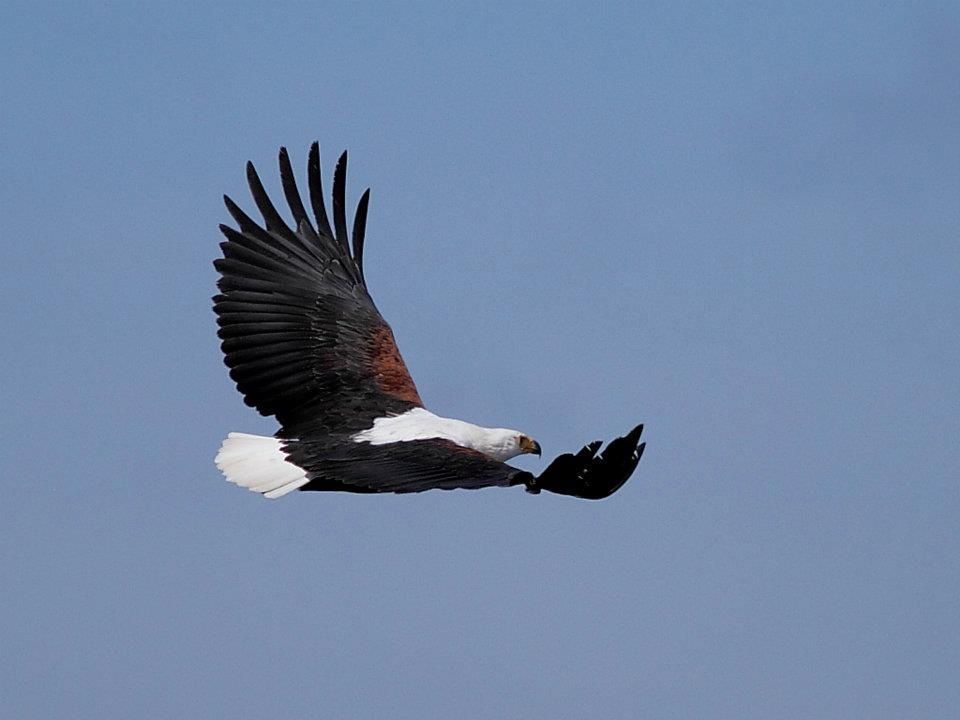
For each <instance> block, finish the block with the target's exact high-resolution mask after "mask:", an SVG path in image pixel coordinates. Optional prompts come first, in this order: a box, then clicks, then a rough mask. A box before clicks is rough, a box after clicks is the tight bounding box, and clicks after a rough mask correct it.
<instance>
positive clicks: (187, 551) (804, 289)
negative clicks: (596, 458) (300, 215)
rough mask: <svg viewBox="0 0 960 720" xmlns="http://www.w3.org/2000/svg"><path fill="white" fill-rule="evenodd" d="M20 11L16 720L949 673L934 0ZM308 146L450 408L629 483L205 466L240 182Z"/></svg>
mask: <svg viewBox="0 0 960 720" xmlns="http://www.w3.org/2000/svg"><path fill="white" fill-rule="evenodd" d="M2 16H3V17H2V22H0V61H2V64H3V67H4V68H5V69H4V72H3V73H2V75H0V99H2V100H0V159H2V164H3V170H4V182H3V183H0V206H2V208H3V213H4V232H3V240H2V242H0V268H2V273H3V281H2V283H0V300H2V302H3V307H5V308H6V312H4V313H3V314H2V315H0V330H2V333H3V337H4V338H5V342H4V343H3V344H2V347H0V359H2V366H3V376H4V381H3V383H2V385H0V388H2V397H3V401H4V402H3V406H4V408H5V412H4V413H3V414H2V416H0V423H2V431H3V437H4V441H3V443H2V447H3V450H2V454H0V478H2V482H3V486H4V510H3V512H2V517H3V521H2V523H0V570H2V574H3V578H4V582H3V591H2V593H0V647H2V648H3V651H2V653H0V715H3V716H4V717H71V718H98V719H102V718H128V717H138V718H167V717H207V718H220V717H223V718H227V717H229V718H247V717H249V718H256V717H350V718H382V717H392V718H423V717H450V716H453V715H456V716H457V717H462V718H502V717H524V718H568V717H569V718H578V717H598V716H599V717H607V718H635V717H651V718H688V717H712V718H770V717H786V718H789V717H797V718H801V717H803V718H810V717H816V718H903V717H947V716H951V715H954V714H956V713H957V711H958V709H960V686H958V684H957V683H956V668H957V667H958V666H960V650H958V648H960V560H958V558H960V536H958V533H957V517H958V514H960V484H958V467H960V443H958V440H957V438H958V435H960V420H958V418H960V412H958V411H960V380H958V377H960V375H958V373H957V368H958V367H960V292H958V285H960V282H958V281H960V204H958V197H960V135H958V134H957V131H956V129H957V126H958V118H960V80H958V75H957V72H956V68H957V66H958V62H960V13H958V12H957V10H956V8H955V6H954V5H953V4H951V3H940V4H936V3H922V2H918V3H884V4H882V6H881V5H880V4H876V3H845V4H843V5H842V7H836V4H835V3H805V4H802V6H799V5H798V6H797V7H787V5H786V4H766V3H749V4H748V3H732V4H727V5H726V6H724V7H719V6H716V5H714V4H708V3H651V4H641V3H636V4H616V3H607V4H604V5H603V6H602V8H601V7H600V6H599V5H594V4H572V3H571V4H566V5H564V6H563V7H562V8H561V7H559V6H558V5H555V4H552V3H526V4H522V5H520V6H515V5H513V4H491V3H486V4H469V5H466V4H463V5H458V4H456V3H454V4H449V3H416V4H403V5H401V4H390V5H386V6H384V5H372V4H371V5H366V6H360V5H352V4H346V3H343V4H335V3H334V4H331V3H323V4H320V3H316V4H293V3H276V4H274V5H272V6H270V7H264V6H262V4H236V5H233V6H231V7H230V8H229V9H228V8H226V7H225V6H219V5H215V4H190V5H187V4H182V5H180V4H171V5H165V6H162V7H161V6H153V5H135V4H133V3H75V4H66V3H63V4H60V3H56V4H54V3H46V4H44V3H41V4H9V5H8V6H5V8H4V10H3V12H2ZM315 139H316V140H319V141H320V143H321V147H322V149H323V154H324V159H325V165H326V170H327V172H328V173H329V172H330V171H331V170H332V165H333V161H334V159H335V157H336V155H337V154H338V153H339V152H340V150H341V149H343V148H349V150H350V153H351V166H350V175H349V185H348V193H349V195H350V197H351V198H352V202H355V201H356V199H357V198H359V195H360V193H361V192H362V190H363V189H364V188H365V187H367V186H371V187H372V188H373V190H372V199H371V212H370V219H369V224H368V233H367V243H368V245H367V256H366V261H367V278H368V282H369V284H370V286H371V288H372V291H373V293H374V297H375V299H376V300H377V303H378V305H379V307H380V308H381V310H382V311H383V313H384V315H385V316H386V317H387V319H388V320H389V321H390V322H391V324H392V325H393V328H394V331H395V333H396V336H397V338H398V342H399V343H400V346H401V349H402V351H403V353H404V356H405V358H406V360H407V363H408V365H409V366H410V368H411V370H412V372H413V375H414V377H415V379H416V380H417V383H418V386H419V388H420V391H421V394H422V395H423V397H424V400H425V401H426V403H427V404H428V406H429V407H430V408H431V409H433V410H434V411H436V412H438V413H441V414H447V415H451V416H455V417H461V418H464V419H468V420H472V421H475V422H479V423H483V424H488V425H506V426H510V427H518V428H522V429H524V430H526V431H528V432H529V433H530V434H531V435H533V436H534V437H536V438H537V439H538V440H540V442H541V444H542V445H543V447H544V453H545V456H552V455H553V454H556V453H559V452H563V451H566V450H571V449H575V448H577V447H579V446H580V445H581V444H582V443H584V442H586V441H589V440H593V439H595V438H601V437H603V438H609V437H612V436H614V435H615V434H619V433H621V432H622V431H624V430H626V429H628V428H629V427H631V426H632V425H633V424H634V423H635V422H638V421H643V422H645V423H646V424H647V430H646V433H645V435H646V436H647V440H648V445H649V446H648V449H647V453H646V455H645V457H644V459H643V462H642V463H641V465H640V468H639V471H638V473H637V474H636V475H635V476H634V478H633V479H632V480H631V482H630V483H629V484H628V485H627V486H626V487H625V488H624V489H623V490H622V491H621V492H620V493H618V494H617V495H615V496H614V497H612V498H610V499H609V500H606V501H603V502H599V503H589V502H585V501H577V500H573V499H570V498H563V497H557V496H548V495H541V496H536V497H534V496H529V495H526V494H525V493H523V492H522V491H520V490H516V491H504V490H488V491H480V492H472V493H471V492H455V493H440V492H436V493H427V494H424V495H419V496H412V497H411V496H403V497H394V496H386V497H366V496H352V495H345V494H343V495H338V494H330V495H322V494H310V495H295V496H292V497H289V498H286V499H285V500H283V501H278V502H275V503H270V502H267V501H264V500H262V499H260V498H257V497H256V496H254V495H253V494H250V493H245V492H242V491H240V490H238V489H237V488H235V487H233V486H230V485H228V484H227V483H225V482H224V481H223V480H222V478H221V477H220V476H219V474H218V473H217V471H216V469H215V467H214V466H213V455H214V453H215V452H216V449H217V447H218V445H219V442H220V440H221V439H222V437H223V436H224V435H225V433H226V432H228V431H230V430H241V431H247V432H262V433H272V432H273V430H274V426H273V425H272V424H271V422H270V420H268V419H263V418H260V417H259V416H257V415H256V414H255V413H253V411H251V410H250V409H248V408H246V407H245V406H244V405H243V403H242V401H241V399H240V396H239V395H238V394H237V393H236V392H235V390H234V389H233V387H232V384H231V382H230V380H229V378H228V376H227V373H226V370H225V368H224V367H223V365H222V362H221V359H220V352H219V348H218V343H217V340H216V337H215V324H214V318H213V314H212V312H211V309H210V301H209V298H210V296H211V295H212V294H213V292H214V284H215V273H214V270H213V267H212V265H211V262H212V260H213V258H214V257H215V256H216V255H217V253H218V248H217V243H218V242H219V239H220V238H219V233H218V231H217V224H218V223H219V222H224V221H225V220H226V219H227V214H226V212H225V210H224V209H223V207H222V204H221V200H220V195H221V194H222V193H224V192H227V193H229V194H230V195H231V196H232V197H234V199H236V200H238V201H239V202H240V203H241V205H242V206H244V207H247V208H248V209H252V208H253V204H252V202H251V201H250V200H249V196H248V194H247V192H246V190H245V187H244V172H243V164H244V162H245V161H246V160H248V159H250V160H253V161H254V162H255V163H256V164H257V166H258V167H259V169H260V170H261V175H262V176H263V177H264V179H265V182H266V183H267V187H268V190H272V191H273V192H278V191H279V182H278V180H277V175H276V169H275V167H276V165H275V163H276V151H277V148H278V147H279V146H280V145H286V146H287V147H288V148H289V149H290V152H291V155H292V157H293V158H294V162H295V165H296V166H297V167H299V168H301V169H302V168H303V167H304V166H305V159H306V152H307V149H308V147H309V143H310V142H311V141H313V140H315ZM301 177H302V176H301ZM529 460H531V459H524V461H523V463H522V464H523V465H524V466H525V467H531V468H535V467H538V466H539V465H538V463H536V462H529Z"/></svg>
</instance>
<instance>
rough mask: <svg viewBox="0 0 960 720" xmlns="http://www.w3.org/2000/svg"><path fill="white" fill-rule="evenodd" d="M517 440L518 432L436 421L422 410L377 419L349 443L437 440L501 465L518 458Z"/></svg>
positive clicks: (447, 419)
mask: <svg viewBox="0 0 960 720" xmlns="http://www.w3.org/2000/svg"><path fill="white" fill-rule="evenodd" d="M519 436H520V431H519V430H510V429H508V428H486V427H481V426H479V425H473V424H472V423H468V422H464V421H463V420H454V419H453V418H445V417H440V416H439V415H434V414H433V413H432V412H430V411H429V410H424V409H423V408H414V409H413V410H408V411H407V412H405V413H403V414H402V415H393V416H390V417H382V418H377V419H376V420H374V421H373V427H370V428H368V429H366V430H363V431H362V432H359V433H357V434H356V435H353V436H352V438H351V439H352V440H353V441H354V442H358V443H359V442H368V443H370V444H371V445H386V444H387V443H395V442H408V441H410V440H430V439H433V438H440V439H443V440H450V441H451V442H455V443H456V444H457V445H460V446H461V447H465V448H470V449H471V450H477V451H478V452H482V453H483V454H484V455H487V456H488V457H490V458H492V459H494V460H500V461H503V460H509V459H510V458H512V457H516V456H517V455H519V454H520V452H521V451H520V445H519V443H518V441H517V439H518V438H519Z"/></svg>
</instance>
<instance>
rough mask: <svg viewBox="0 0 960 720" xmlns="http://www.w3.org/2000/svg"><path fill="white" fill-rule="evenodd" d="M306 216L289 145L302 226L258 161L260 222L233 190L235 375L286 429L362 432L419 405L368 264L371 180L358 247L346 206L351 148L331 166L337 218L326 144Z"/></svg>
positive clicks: (224, 295)
mask: <svg viewBox="0 0 960 720" xmlns="http://www.w3.org/2000/svg"><path fill="white" fill-rule="evenodd" d="M307 174H308V181H309V195H310V205H311V208H312V210H313V215H314V218H315V221H316V225H314V224H313V223H312V222H311V220H310V218H309V217H308V216H307V212H306V209H305V208H304V205H303V201H302V200H301V197H300V193H299V191H298V189H297V183H296V180H295V179H294V174H293V170H292V168H291V166H290V158H289V157H288V155H287V151H286V149H285V148H281V149H280V178H281V181H282V185H283V194H284V196H285V198H286V201H287V204H288V205H289V207H290V212H291V214H292V216H293V220H294V227H292V228H291V227H290V226H288V225H287V223H286V222H285V221H284V220H283V218H281V217H280V214H279V213H278V212H277V210H276V208H275V207H274V205H273V203H272V202H271V201H270V198H269V197H268V196H267V193H266V191H265V190H264V188H263V184H262V183H261V182H260V178H259V176H258V175H257V171H256V170H255V169H254V167H253V164H252V163H247V180H248V182H249V184H250V190H251V193H252V194H253V199H254V201H255V202H256V204H257V207H258V209H259V210H260V213H261V214H262V215H263V220H264V225H265V226H264V227H261V226H260V225H258V224H257V223H256V222H254V221H253V220H252V219H251V218H250V217H249V216H248V215H247V214H246V213H244V212H243V210H241V209H240V208H239V207H238V206H237V205H236V203H234V202H233V201H232V200H231V199H230V198H229V197H226V196H224V202H225V203H226V205H227V209H228V210H229V211H230V214H231V215H232V216H233V218H234V220H235V221H236V223H237V225H238V228H237V229H234V228H232V227H228V226H226V225H221V226H220V229H221V231H222V232H223V234H224V235H225V236H226V241H225V242H223V243H221V244H220V247H221V248H222V250H223V258H221V259H218V260H216V261H215V262H214V266H215V267H216V269H217V270H218V271H219V272H220V274H221V278H220V280H219V282H218V283H217V287H218V288H219V289H220V294H219V295H217V296H216V297H214V298H213V301H214V306H213V307H214V311H215V312H216V314H217V323H218V324H219V326H220V330H219V336H220V338H221V340H222V343H221V347H222V349H223V353H224V356H225V360H224V361H225V362H226V364H227V366H228V367H229V368H230V377H231V378H233V380H234V381H235V382H236V384H237V389H238V390H240V392H241V393H242V394H243V396H244V400H245V402H246V403H247V404H248V405H250V406H252V407H255V408H256V409H257V410H259V411H260V413H261V414H263V415H275V416H276V418H277V420H278V421H279V422H280V424H281V430H280V432H279V433H278V435H279V436H281V437H296V436H298V435H299V434H300V433H301V432H304V431H306V430H309V431H311V432H313V433H318V434H328V433H334V432H336V433H343V432H357V431H359V430H362V429H363V428H367V427H369V426H370V425H371V423H372V421H373V419H374V418H376V417H383V416H385V415H387V414H391V413H403V412H405V411H407V410H409V409H411V408H413V407H419V406H422V402H421V400H420V396H419V394H418V393H417V388H416V385H414V382H413V380H412V379H411V377H410V373H409V372H408V371H407V367H406V365H405V364H404V362H403V359H402V358H401V356H400V352H399V350H398V349H397V345H396V341H395V340H394V337H393V331H392V330H391V329H390V326H389V325H388V324H387V323H386V321H384V319H383V317H382V316H381V315H380V312H379V311H378V310H377V308H376V306H375V305H374V303H373V300H372V299H371V297H370V295H369V293H368V292H367V286H366V281H365V280H364V276H363V239H364V232H365V228H366V219H367V203H368V201H369V197H370V191H369V189H368V190H367V191H366V192H364V193H363V196H362V197H361V198H360V202H359V204H358V205H357V211H356V214H355V216H354V221H353V234H352V239H353V244H352V248H351V245H350V240H349V238H348V232H347V218H346V210H345V194H346V175H347V153H346V152H344V153H343V155H341V156H340V160H339V162H338V163H337V167H336V171H335V172H334V176H333V227H331V225H330V221H329V219H328V217H327V211H326V208H325V206H324V200H323V185H322V182H321V175H320V149H319V146H318V144H317V143H314V144H313V146H312V147H311V148H310V155H309V160H308V163H307Z"/></svg>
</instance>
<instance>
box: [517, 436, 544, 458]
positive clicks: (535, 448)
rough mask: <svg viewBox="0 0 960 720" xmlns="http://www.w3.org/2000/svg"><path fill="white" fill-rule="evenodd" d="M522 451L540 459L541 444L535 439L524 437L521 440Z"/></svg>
mask: <svg viewBox="0 0 960 720" xmlns="http://www.w3.org/2000/svg"><path fill="white" fill-rule="evenodd" d="M520 451H521V452H523V453H527V454H530V455H536V456H537V457H540V443H538V442H537V441H536V440H534V439H533V438H531V437H527V436H526V435H524V436H523V437H521V438H520Z"/></svg>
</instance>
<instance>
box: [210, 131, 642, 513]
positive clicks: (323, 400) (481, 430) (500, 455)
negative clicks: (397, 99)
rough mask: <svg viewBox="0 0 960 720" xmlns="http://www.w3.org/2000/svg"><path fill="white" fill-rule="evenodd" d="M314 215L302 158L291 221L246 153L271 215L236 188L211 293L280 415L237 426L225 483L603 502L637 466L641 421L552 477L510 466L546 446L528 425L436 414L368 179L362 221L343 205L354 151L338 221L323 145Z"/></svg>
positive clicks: (226, 449) (222, 333)
mask: <svg viewBox="0 0 960 720" xmlns="http://www.w3.org/2000/svg"><path fill="white" fill-rule="evenodd" d="M307 175H308V181H309V194H310V205H311V209H312V210H313V216H314V218H315V220H316V224H314V223H312V222H311V220H310V218H309V217H308V216H307V211H306V209H305V207H304V205H303V200H302V199H301V197H300V193H299V191H298V189H297V184H296V181H295V179H294V174H293V170H292V168H291V166H290V158H289V156H288V155H287V151H286V149H285V148H281V149H280V179H281V182H282V186H283V194H284V196H285V198H286V201H287V204H288V205H289V206H290V212H291V214H292V216H293V221H294V224H293V227H291V226H289V225H287V223H286V222H285V221H284V220H283V219H282V218H281V216H280V214H279V213H278V212H277V210H276V208H275V207H274V205H273V203H272V202H271V201H270V198H269V197H268V196H267V193H266V192H265V191H264V188H263V184H262V183H261V182H260V178H259V176H258V175H257V172H256V170H255V169H254V167H253V164H252V163H247V181H248V182H249V184H250V190H251V193H252V194H253V199H254V201H255V202H256V204H257V207H258V208H259V210H260V213H261V214H262V215H263V222H264V225H265V227H261V226H260V225H259V224H257V223H256V222H254V221H253V220H252V219H251V218H250V217H249V216H248V215H247V214H246V213H244V212H243V210H241V209H240V208H239V207H238V206H237V205H236V203H234V202H233V201H232V200H231V199H230V198H229V197H226V196H224V202H225V203H226V205H227V210H229V212H230V214H231V215H232V216H233V219H234V220H235V221H236V223H237V225H238V227H239V229H234V228H232V227H228V226H226V225H221V226H220V230H221V231H222V232H223V234H224V235H225V236H226V241H225V242H222V243H221V244H220V247H221V248H222V250H223V257H222V258H219V259H217V260H216V261H215V262H214V266H215V267H216V269H217V271H219V273H220V275H221V277H220V280H219V281H218V283H217V287H218V288H219V290H220V294H218V295H216V296H215V297H214V298H213V309H214V312H215V313H216V315H217V324H218V325H219V333H218V335H219V337H220V339H221V340H222V343H221V348H222V350H223V353H224V356H225V357H224V361H225V363H226V365H227V367H229V368H230V377H231V378H232V379H233V380H234V381H235V382H236V385H237V389H238V390H239V391H240V392H241V393H242V394H243V396H244V400H245V402H246V403H247V405H250V406H252V407H255V408H256V409H257V410H258V411H259V412H260V413H261V414H262V415H272V416H274V417H275V418H276V419H277V420H278V421H279V423H280V429H279V430H278V431H277V433H276V435H275V436H274V437H264V436H260V435H248V434H245V433H230V434H229V435H228V436H227V438H226V440H224V442H223V445H222V446H221V448H220V452H219V453H218V454H217V457H216V465H217V467H218V468H220V470H221V471H222V472H223V474H224V475H225V476H226V478H227V480H229V481H230V482H232V483H236V484H237V485H239V486H241V487H245V488H249V489H250V490H253V491H256V492H258V493H261V494H262V495H264V496H265V497H268V498H278V497H281V496H283V495H286V494H287V493H289V492H291V491H293V490H342V491H346V492H354V493H379V492H393V493H408V492H420V491H422V490H430V489H433V488H441V489H445V490H449V489H453V488H482V487H492V486H497V487H511V486H514V485H523V486H524V487H526V489H527V491H529V492H531V493H539V492H540V491H541V490H549V491H551V492H554V493H560V494H563V495H572V496H575V497H580V498H589V499H600V498H605V497H608V496H609V495H611V494H613V493H614V492H616V491H617V490H618V489H619V488H620V487H621V486H622V485H623V484H624V483H625V482H626V481H627V479H628V478H629V477H630V475H631V474H632V473H633V471H634V469H635V468H636V466H637V463H638V462H639V461H640V456H641V455H642V454H643V450H644V447H645V443H640V434H641V432H642V431H643V426H642V425H638V426H637V427H635V428H634V429H633V430H631V431H630V432H629V433H627V434H626V435H624V436H623V437H619V438H616V439H615V440H613V441H612V442H610V443H609V444H608V445H607V447H606V449H604V450H603V452H599V450H600V446H601V445H602V443H601V442H600V441H597V442H594V443H590V444H589V445H587V446H585V447H584V448H583V449H581V450H580V451H579V452H577V453H575V454H572V453H568V454H564V455H560V456H559V457H557V458H556V459H555V460H554V461H553V462H552V463H551V464H550V465H549V466H548V467H547V468H546V470H544V471H543V472H542V473H540V475H536V476H535V475H533V474H532V473H529V472H526V471H524V470H520V469H518V468H515V467H512V466H510V465H507V464H506V463H505V462H504V461H506V460H509V459H510V458H512V457H515V456H517V455H520V454H522V453H534V454H536V455H540V445H539V444H538V443H537V441H536V440H534V439H533V438H531V437H530V436H529V435H527V434H525V433H522V432H520V431H518V430H509V429H505V428H486V427H480V426H478V425H473V424H471V423H468V422H464V421H462V420H454V419H451V418H444V417H439V416H437V415H434V414H433V413H432V412H430V411H429V410H427V409H426V408H425V407H424V406H423V402H422V401H421V400H420V394H419V393H418V392H417V387H416V385H414V383H413V379H412V378H411V377H410V373H409V372H408V371H407V367H406V365H405V364H404V362H403V358H401V357H400V352H399V350H398V349H397V344H396V342H395V341H394V337H393V331H392V330H391V329H390V326H389V325H388V324H387V323H386V321H385V320H384V319H383V317H382V316H381V315H380V313H379V311H378V310H377V307H376V305H374V302H373V299H372V298H371V297H370V294H369V292H368V289H367V283H366V280H365V279H364V274H363V241H364V233H365V228H366V220H367V203H368V201H369V198H370V190H369V189H368V190H367V191H366V192H364V193H363V195H362V196H361V198H360V202H359V204H358V205H357V211H356V214H355V216H354V219H353V233H352V248H351V244H350V241H349V240H348V232H347V217H346V212H345V202H344V200H345V188H346V176H347V153H346V152H344V153H343V155H341V156H340V160H339V161H338V163H337V167H336V170H335V171H334V174H333V227H331V226H330V221H329V219H328V216H327V210H326V208H325V206H324V200H323V186H322V183H321V178H320V149H319V146H318V144H317V143H314V144H313V145H312V147H311V148H310V154H309V158H308V161H307Z"/></svg>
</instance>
